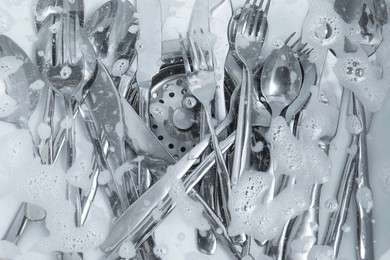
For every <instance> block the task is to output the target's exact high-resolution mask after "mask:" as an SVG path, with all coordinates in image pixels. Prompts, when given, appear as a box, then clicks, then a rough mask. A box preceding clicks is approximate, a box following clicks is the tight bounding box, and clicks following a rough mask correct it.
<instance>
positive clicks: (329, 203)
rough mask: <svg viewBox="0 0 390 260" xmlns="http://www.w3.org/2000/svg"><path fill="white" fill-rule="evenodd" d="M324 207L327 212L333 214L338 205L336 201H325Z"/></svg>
mask: <svg viewBox="0 0 390 260" xmlns="http://www.w3.org/2000/svg"><path fill="white" fill-rule="evenodd" d="M324 206H325V209H326V210H328V211H329V212H334V211H336V210H337V209H338V207H339V204H338V202H337V200H336V199H327V200H326V201H325V205H324Z"/></svg>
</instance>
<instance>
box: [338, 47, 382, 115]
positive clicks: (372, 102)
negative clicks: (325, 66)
mask: <svg viewBox="0 0 390 260" xmlns="http://www.w3.org/2000/svg"><path fill="white" fill-rule="evenodd" d="M374 69H375V68H373V67H372V65H371V63H370V62H369V60H368V57H367V54H366V53H365V52H364V51H363V50H361V49H359V50H358V51H357V52H356V53H348V54H345V55H344V57H342V58H339V59H337V63H336V66H335V67H334V69H333V70H334V72H335V74H336V76H337V78H338V80H339V81H340V83H341V84H342V85H343V86H344V87H346V88H348V89H350V90H351V91H353V93H354V94H355V95H356V97H357V98H358V99H359V101H360V102H361V103H362V104H363V106H364V108H365V109H366V110H368V111H370V112H377V111H379V110H380V109H381V108H382V106H383V103H384V102H385V100H386V96H387V94H388V89H389V88H388V86H387V82H386V80H383V79H377V78H376V77H375V73H374Z"/></svg>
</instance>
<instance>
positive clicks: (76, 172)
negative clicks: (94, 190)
mask: <svg viewBox="0 0 390 260" xmlns="http://www.w3.org/2000/svg"><path fill="white" fill-rule="evenodd" d="M92 167H93V165H92V155H91V154H84V153H83V154H80V155H78V156H77V157H76V160H75V162H74V164H73V166H72V167H71V168H70V169H69V170H68V171H67V172H66V179H67V181H68V182H69V183H70V184H71V185H73V186H75V187H78V188H81V189H83V190H85V191H87V190H88V189H89V188H90V187H91V179H90V178H89V176H90V175H91V173H92Z"/></svg>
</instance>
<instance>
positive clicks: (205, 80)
mask: <svg viewBox="0 0 390 260" xmlns="http://www.w3.org/2000/svg"><path fill="white" fill-rule="evenodd" d="M196 36H198V37H197V38H196V39H194V37H196ZM179 37H180V46H181V51H182V56H183V62H184V67H185V71H186V76H187V80H188V82H189V89H190V91H191V93H192V94H193V95H194V96H195V97H196V98H197V99H198V100H199V102H200V103H201V104H202V106H203V108H204V112H205V115H206V120H207V124H208V126H209V129H210V134H211V140H212V144H213V148H214V151H215V154H216V162H217V172H218V176H219V180H220V185H221V192H222V196H221V197H222V204H223V210H224V216H225V218H226V222H229V219H230V217H229V216H230V214H229V212H228V209H227V202H228V199H229V192H230V180H229V172H228V170H227V167H226V164H225V160H224V158H223V154H222V151H221V148H220V146H219V141H218V137H217V134H216V132H215V128H214V126H213V124H212V116H211V101H212V100H213V98H214V94H215V90H216V82H215V77H214V61H213V54H212V52H211V46H210V45H208V46H207V43H206V44H204V46H203V47H201V42H202V41H203V42H205V41H207V37H208V36H207V35H206V34H205V33H204V32H203V30H202V29H200V30H199V32H198V33H197V32H196V31H194V33H193V35H191V34H188V37H187V38H188V51H189V53H190V56H191V60H192V68H191V66H190V61H189V59H188V57H187V49H186V46H185V44H184V40H183V37H182V36H181V35H180V36H179Z"/></svg>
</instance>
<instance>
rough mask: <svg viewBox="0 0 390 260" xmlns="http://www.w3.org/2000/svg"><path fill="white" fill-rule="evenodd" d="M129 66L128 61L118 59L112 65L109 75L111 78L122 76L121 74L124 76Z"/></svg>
mask: <svg viewBox="0 0 390 260" xmlns="http://www.w3.org/2000/svg"><path fill="white" fill-rule="evenodd" d="M129 66H130V63H129V60H127V59H119V60H117V61H116V62H115V63H114V65H112V71H111V74H112V75H113V76H122V74H124V73H125V72H126V71H127V70H128V69H129Z"/></svg>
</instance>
